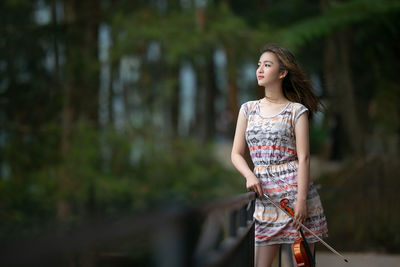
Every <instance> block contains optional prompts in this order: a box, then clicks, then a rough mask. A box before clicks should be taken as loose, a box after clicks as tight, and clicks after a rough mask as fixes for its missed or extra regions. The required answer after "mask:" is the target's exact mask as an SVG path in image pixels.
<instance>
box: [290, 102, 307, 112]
mask: <svg viewBox="0 0 400 267" xmlns="http://www.w3.org/2000/svg"><path fill="white" fill-rule="evenodd" d="M291 104H292V107H293V110H308V108H307V107H306V106H305V105H304V104H302V103H300V102H291Z"/></svg>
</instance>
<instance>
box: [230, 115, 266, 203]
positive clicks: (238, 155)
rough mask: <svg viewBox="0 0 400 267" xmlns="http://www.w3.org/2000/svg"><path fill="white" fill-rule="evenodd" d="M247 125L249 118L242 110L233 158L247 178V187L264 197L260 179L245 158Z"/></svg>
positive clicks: (234, 143)
mask: <svg viewBox="0 0 400 267" xmlns="http://www.w3.org/2000/svg"><path fill="white" fill-rule="evenodd" d="M246 127H247V120H246V118H245V116H244V114H243V113H242V112H239V116H238V120H237V124H236V131H235V137H234V139H233V147H232V153H231V160H232V163H233V165H234V166H235V168H236V169H237V170H238V171H239V172H240V173H241V174H242V175H243V176H244V177H245V178H246V188H247V189H249V190H253V191H254V192H256V193H257V195H258V196H259V197H260V198H261V199H262V189H261V184H260V181H259V180H258V179H257V177H256V176H255V175H254V173H253V172H252V171H251V170H250V168H249V165H247V162H246V160H245V159H244V152H245V148H246V140H245V131H246Z"/></svg>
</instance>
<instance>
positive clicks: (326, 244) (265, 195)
mask: <svg viewBox="0 0 400 267" xmlns="http://www.w3.org/2000/svg"><path fill="white" fill-rule="evenodd" d="M263 196H264V197H265V198H266V199H267V200H268V201H269V202H271V203H272V205H274V206H275V207H276V208H278V209H280V210H281V211H283V213H285V214H286V215H287V216H289V217H290V218H292V220H295V221H296V222H297V223H298V224H299V225H300V226H301V227H302V228H303V229H305V230H307V232H309V233H310V234H311V235H313V236H314V237H315V238H316V239H318V241H320V242H321V243H322V244H323V245H324V246H325V247H327V248H328V249H329V250H330V251H332V252H333V253H335V254H336V255H338V256H339V257H341V258H342V259H343V260H344V261H345V262H349V261H348V260H347V259H346V258H345V257H343V256H342V255H341V254H340V253H339V252H337V251H336V250H335V249H334V248H332V247H331V246H329V245H328V243H326V242H325V241H324V240H322V239H321V238H320V237H319V236H318V235H316V234H315V233H314V232H313V231H311V230H310V229H308V228H307V227H306V226H305V225H304V224H302V223H301V222H299V221H297V220H296V219H295V218H294V216H293V214H294V213H293V211H292V213H289V211H288V210H286V209H285V208H282V207H281V206H279V205H278V204H276V203H275V202H274V201H273V200H272V199H271V198H270V197H269V196H268V195H267V194H265V193H264V194H263ZM287 201H288V200H287ZM284 202H286V201H284ZM284 206H286V204H285V205H284ZM300 233H301V232H300ZM304 240H305V238H304V235H303V241H304ZM304 244H305V243H304ZM310 255H311V253H310Z"/></svg>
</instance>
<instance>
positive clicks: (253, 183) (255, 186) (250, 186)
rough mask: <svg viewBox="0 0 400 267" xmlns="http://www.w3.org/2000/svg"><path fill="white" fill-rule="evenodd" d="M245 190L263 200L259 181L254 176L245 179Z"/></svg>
mask: <svg viewBox="0 0 400 267" xmlns="http://www.w3.org/2000/svg"><path fill="white" fill-rule="evenodd" d="M246 188H247V190H251V191H254V192H255V193H256V194H257V195H258V196H259V198H260V199H263V192H262V188H261V183H260V180H258V179H257V177H255V176H250V177H249V178H247V179H246Z"/></svg>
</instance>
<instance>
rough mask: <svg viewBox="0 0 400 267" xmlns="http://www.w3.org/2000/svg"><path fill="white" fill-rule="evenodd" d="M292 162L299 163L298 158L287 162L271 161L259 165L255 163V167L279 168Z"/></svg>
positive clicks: (261, 162)
mask: <svg viewBox="0 0 400 267" xmlns="http://www.w3.org/2000/svg"><path fill="white" fill-rule="evenodd" d="M291 162H297V157H296V158H289V159H286V160H269V161H264V160H262V161H260V162H257V163H254V167H269V166H279V165H284V164H287V163H291Z"/></svg>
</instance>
